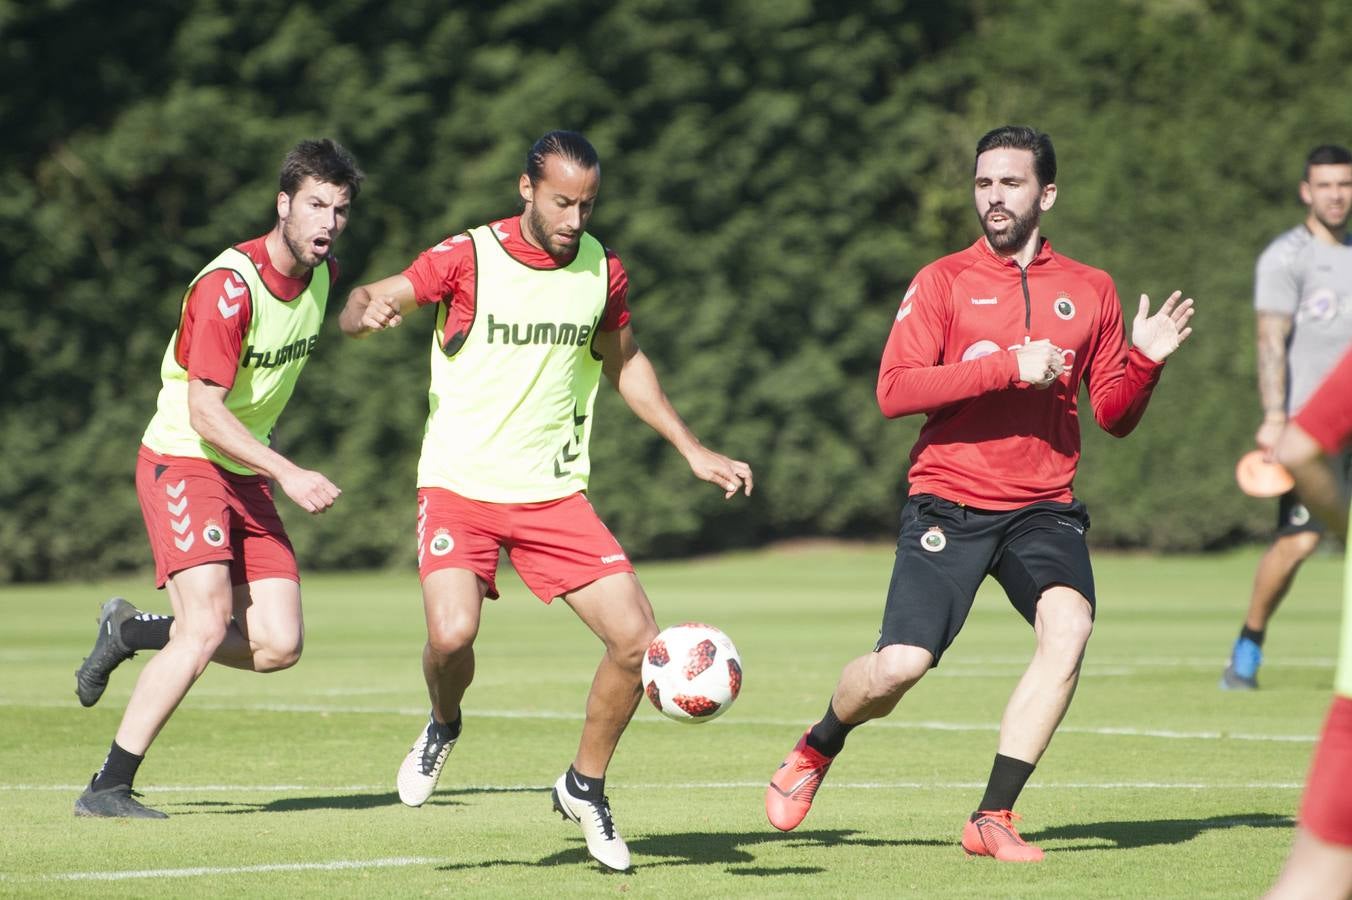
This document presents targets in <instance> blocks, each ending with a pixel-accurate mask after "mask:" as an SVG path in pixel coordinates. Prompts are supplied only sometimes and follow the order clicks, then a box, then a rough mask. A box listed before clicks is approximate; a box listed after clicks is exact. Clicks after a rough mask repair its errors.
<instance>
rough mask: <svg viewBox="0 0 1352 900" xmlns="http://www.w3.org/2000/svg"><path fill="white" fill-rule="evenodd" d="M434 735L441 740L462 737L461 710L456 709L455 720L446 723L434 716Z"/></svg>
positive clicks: (432, 724) (432, 722)
mask: <svg viewBox="0 0 1352 900" xmlns="http://www.w3.org/2000/svg"><path fill="white" fill-rule="evenodd" d="M430 727H431V729H432V736H433V737H435V738H436V739H437V740H441V741H453V740H456V739H457V738H459V737H460V710H456V711H455V721H454V722H447V723H446V724H445V725H443V724H441V723H440V722H438V721H437V717H436V716H433V717H432V720H431V725H430Z"/></svg>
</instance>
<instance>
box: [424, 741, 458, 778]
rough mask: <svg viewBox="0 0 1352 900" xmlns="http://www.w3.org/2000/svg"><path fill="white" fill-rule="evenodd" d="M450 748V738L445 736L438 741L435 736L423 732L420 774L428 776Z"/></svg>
mask: <svg viewBox="0 0 1352 900" xmlns="http://www.w3.org/2000/svg"><path fill="white" fill-rule="evenodd" d="M450 748H451V739H450V738H447V739H446V740H444V741H439V740H437V739H436V738H434V737H432V736H431V735H429V734H428V733H427V732H423V752H422V765H421V767H420V768H421V770H422V774H423V775H426V776H430V775H431V774H432V771H433V770H434V769H436V767H437V765H438V764H439V763H440V762H441V761H442V760H443V759H444V758H445V757H446V754H447V753H448V752H449V751H450Z"/></svg>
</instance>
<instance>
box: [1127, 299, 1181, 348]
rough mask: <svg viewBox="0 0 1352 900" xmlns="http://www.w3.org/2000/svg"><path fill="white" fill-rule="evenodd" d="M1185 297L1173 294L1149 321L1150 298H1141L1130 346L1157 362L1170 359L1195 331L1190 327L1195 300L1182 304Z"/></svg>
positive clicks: (1132, 328)
mask: <svg viewBox="0 0 1352 900" xmlns="http://www.w3.org/2000/svg"><path fill="white" fill-rule="evenodd" d="M1182 296H1183V292H1182V291H1174V292H1173V293H1172V294H1170V295H1169V299H1168V300H1165V301H1164V305H1163V306H1161V307H1160V311H1159V312H1157V313H1155V314H1154V315H1153V316H1150V317H1149V318H1146V314H1147V313H1148V312H1150V298H1149V297H1147V296H1146V295H1145V294H1142V295H1141V306H1140V308H1139V309H1137V311H1136V318H1135V319H1133V320H1132V322H1131V343H1132V346H1133V347H1135V348H1136V349H1137V350H1140V351H1141V352H1142V353H1144V354H1145V355H1146V356H1148V357H1150V358H1151V359H1152V360H1154V361H1155V362H1164V360H1166V359H1168V357H1169V354H1171V353H1173V352H1174V351H1175V350H1177V349H1178V345H1179V344H1181V343H1183V342H1184V341H1185V340H1187V339H1188V335H1190V334H1192V329H1191V328H1189V327H1188V320H1190V319H1191V318H1192V314H1193V306H1192V298H1191V297H1189V298H1188V299H1186V300H1184V301H1183V302H1182V303H1179V302H1178V298H1179V297H1182Z"/></svg>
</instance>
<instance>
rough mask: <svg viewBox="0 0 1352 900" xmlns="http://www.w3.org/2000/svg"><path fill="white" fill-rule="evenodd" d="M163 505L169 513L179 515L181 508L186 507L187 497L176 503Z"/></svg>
mask: <svg viewBox="0 0 1352 900" xmlns="http://www.w3.org/2000/svg"><path fill="white" fill-rule="evenodd" d="M164 506H165V509H167V510H169V515H171V516H180V515H182V514H183V510H185V509H187V508H188V498H187V497H184V498H183V499H182V500H180V501H178V502H177V503H166V504H164Z"/></svg>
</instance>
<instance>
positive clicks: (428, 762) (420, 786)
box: [395, 718, 460, 806]
mask: <svg viewBox="0 0 1352 900" xmlns="http://www.w3.org/2000/svg"><path fill="white" fill-rule="evenodd" d="M435 724H436V720H435V719H431V718H429V719H428V722H427V725H426V727H424V728H423V730H422V731H420V732H419V733H418V739H417V740H416V741H414V742H413V749H411V750H409V751H408V756H405V757H404V762H403V765H401V766H400V767H399V777H398V778H396V779H395V784H396V785H397V786H398V788H399V799H400V801H402V802H403V804H404V805H405V806H422V805H423V804H424V803H426V802H427V798H428V797H430V796H432V791H434V790H436V786H437V779H438V778H440V777H441V769H442V767H443V766H445V765H446V757H448V756H450V755H451V748H452V747H454V746H455V742H456V741H457V740H459V739H460V736H459V735H456V736H455V737H453V738H449V739H447V740H439V739H437V738H436V737H434V736H433V735H432V728H433V726H434V725H435Z"/></svg>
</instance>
